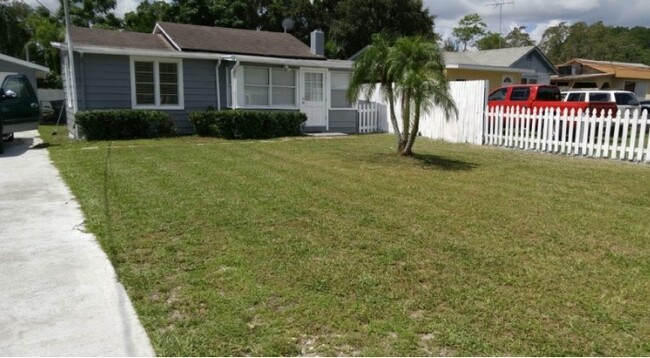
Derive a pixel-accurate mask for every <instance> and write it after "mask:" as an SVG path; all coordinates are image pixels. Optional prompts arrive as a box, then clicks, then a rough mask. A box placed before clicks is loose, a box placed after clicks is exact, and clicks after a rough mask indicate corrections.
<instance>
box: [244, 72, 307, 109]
mask: <svg viewBox="0 0 650 358" xmlns="http://www.w3.org/2000/svg"><path fill="white" fill-rule="evenodd" d="M244 106H245V107H252V108H255V107H261V108H265V107H268V108H295V107H296V71H295V70H293V69H285V68H267V67H251V66H246V67H244Z"/></svg>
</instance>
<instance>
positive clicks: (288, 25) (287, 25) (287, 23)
mask: <svg viewBox="0 0 650 358" xmlns="http://www.w3.org/2000/svg"><path fill="white" fill-rule="evenodd" d="M293 25H294V22H293V20H292V19H291V18H290V17H287V18H286V19H284V20H282V28H283V29H284V33H285V34H286V33H287V31H291V29H293Z"/></svg>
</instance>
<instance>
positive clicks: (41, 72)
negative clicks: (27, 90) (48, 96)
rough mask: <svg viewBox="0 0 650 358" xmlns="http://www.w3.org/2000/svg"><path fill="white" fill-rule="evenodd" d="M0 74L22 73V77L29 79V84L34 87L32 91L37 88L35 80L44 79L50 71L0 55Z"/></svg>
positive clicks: (43, 67)
mask: <svg viewBox="0 0 650 358" xmlns="http://www.w3.org/2000/svg"><path fill="white" fill-rule="evenodd" d="M0 72H17V73H22V74H23V75H25V76H27V78H29V82H30V83H31V84H32V87H34V90H36V88H37V82H36V80H37V79H44V78H45V76H47V74H48V73H49V72H50V69H49V68H47V67H45V66H41V65H37V64H35V63H32V62H27V61H24V60H21V59H19V58H15V57H11V56H7V55H4V54H1V53H0Z"/></svg>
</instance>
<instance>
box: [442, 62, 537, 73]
mask: <svg viewBox="0 0 650 358" xmlns="http://www.w3.org/2000/svg"><path fill="white" fill-rule="evenodd" d="M445 67H446V68H447V69H448V70H478V71H492V72H516V73H535V70H532V69H527V68H513V67H503V66H486V65H466V64H462V63H454V64H450V65H446V66H445Z"/></svg>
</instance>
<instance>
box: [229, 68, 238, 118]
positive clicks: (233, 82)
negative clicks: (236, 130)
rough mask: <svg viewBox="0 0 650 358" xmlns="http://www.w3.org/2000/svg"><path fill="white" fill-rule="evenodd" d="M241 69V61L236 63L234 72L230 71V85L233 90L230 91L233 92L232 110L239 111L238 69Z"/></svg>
mask: <svg viewBox="0 0 650 358" xmlns="http://www.w3.org/2000/svg"><path fill="white" fill-rule="evenodd" d="M238 68H239V60H237V62H235V65H234V66H233V67H232V70H230V85H231V86H232V88H231V89H230V90H231V92H232V109H237V107H238V106H237V105H238V104H239V103H238V102H239V101H238V98H237V69H238Z"/></svg>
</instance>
